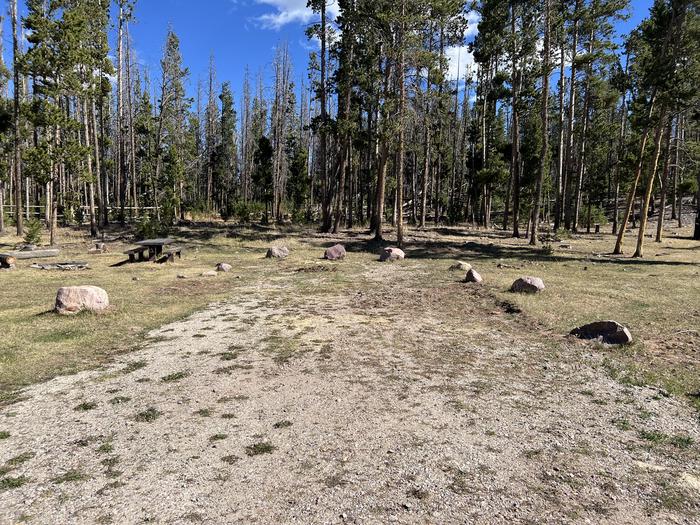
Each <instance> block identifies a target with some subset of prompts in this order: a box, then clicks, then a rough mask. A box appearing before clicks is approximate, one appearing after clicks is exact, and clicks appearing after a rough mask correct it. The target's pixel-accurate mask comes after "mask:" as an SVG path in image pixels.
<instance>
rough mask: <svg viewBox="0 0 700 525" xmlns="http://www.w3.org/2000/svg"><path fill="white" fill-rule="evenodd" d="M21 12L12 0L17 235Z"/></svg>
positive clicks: (20, 227) (20, 231)
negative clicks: (19, 33)
mask: <svg viewBox="0 0 700 525" xmlns="http://www.w3.org/2000/svg"><path fill="white" fill-rule="evenodd" d="M18 31H19V13H18V11H17V0H12V53H13V57H14V58H13V67H12V70H13V72H14V89H13V91H14V96H13V101H14V105H13V117H14V119H13V124H14V145H13V147H14V179H15V180H14V184H15V188H14V190H15V226H16V227H17V236H18V237H21V236H23V235H24V223H23V218H22V153H21V151H20V148H21V141H22V136H21V134H20V120H19V111H20V96H21V92H22V89H21V88H20V86H21V84H20V82H21V81H20V75H19V59H20V57H19V35H18Z"/></svg>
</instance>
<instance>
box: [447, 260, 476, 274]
mask: <svg viewBox="0 0 700 525" xmlns="http://www.w3.org/2000/svg"><path fill="white" fill-rule="evenodd" d="M471 269H472V265H471V264H469V263H467V262H464V261H457V262H456V263H454V264H453V265H452V266H450V271H452V272H468V271H469V270H471Z"/></svg>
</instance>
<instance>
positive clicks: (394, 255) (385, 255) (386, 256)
mask: <svg viewBox="0 0 700 525" xmlns="http://www.w3.org/2000/svg"><path fill="white" fill-rule="evenodd" d="M405 258H406V254H405V253H404V252H403V250H401V249H400V248H384V251H383V252H382V254H381V255H380V256H379V260H380V261H381V262H385V261H389V262H393V261H403V260H404V259H405Z"/></svg>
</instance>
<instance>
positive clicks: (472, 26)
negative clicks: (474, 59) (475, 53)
mask: <svg viewBox="0 0 700 525" xmlns="http://www.w3.org/2000/svg"><path fill="white" fill-rule="evenodd" d="M479 20H481V16H480V15H479V13H477V12H476V11H469V12H468V13H467V30H466V31H465V32H464V38H467V39H470V37H473V36H476V34H477V33H478V32H479Z"/></svg>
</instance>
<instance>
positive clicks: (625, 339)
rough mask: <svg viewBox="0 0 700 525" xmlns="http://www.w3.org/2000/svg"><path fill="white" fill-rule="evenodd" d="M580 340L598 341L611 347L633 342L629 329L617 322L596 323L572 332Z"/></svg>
mask: <svg viewBox="0 0 700 525" xmlns="http://www.w3.org/2000/svg"><path fill="white" fill-rule="evenodd" d="M571 335H574V336H576V337H578V338H580V339H598V340H600V341H602V342H603V343H606V344H609V345H626V344H629V343H631V342H632V334H631V333H630V331H629V330H628V329H627V327H625V326H623V325H621V324H620V323H618V322H617V321H596V322H594V323H589V324H587V325H584V326H580V327H578V328H574V329H573V330H572V331H571Z"/></svg>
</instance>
